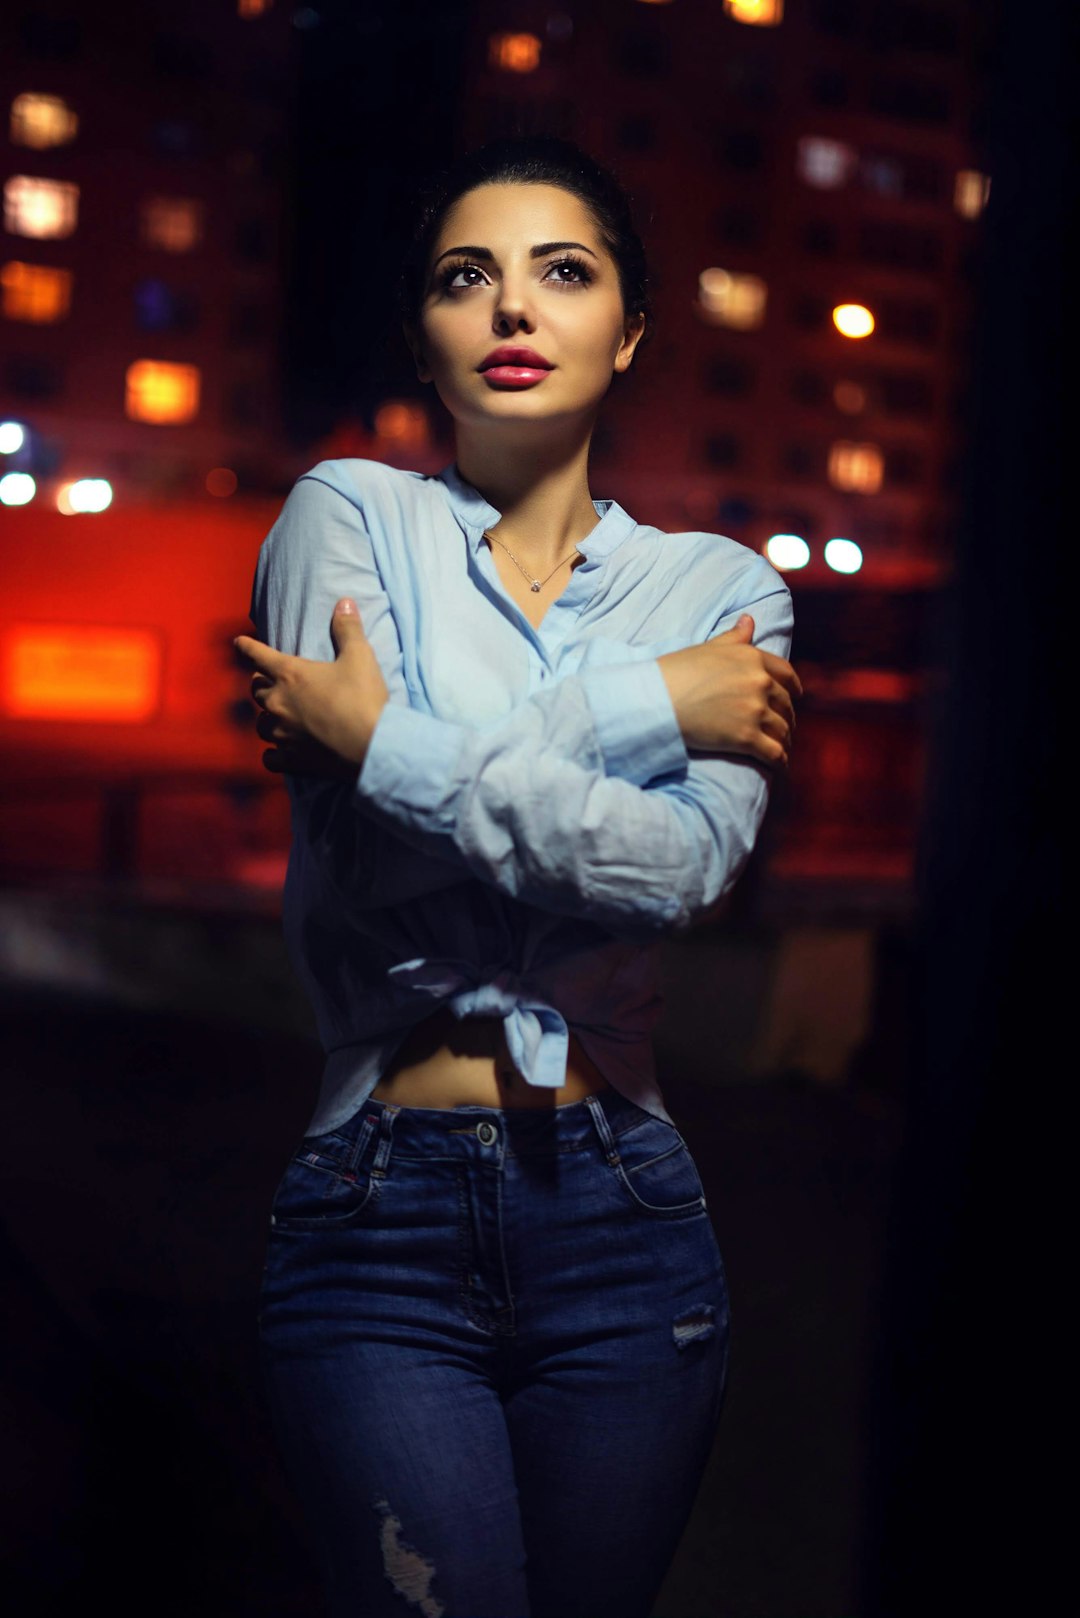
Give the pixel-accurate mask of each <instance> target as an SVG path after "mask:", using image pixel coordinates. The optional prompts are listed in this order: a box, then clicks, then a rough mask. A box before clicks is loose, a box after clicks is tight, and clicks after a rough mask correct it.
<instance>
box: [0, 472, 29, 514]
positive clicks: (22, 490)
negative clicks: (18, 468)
mask: <svg viewBox="0 0 1080 1618" xmlns="http://www.w3.org/2000/svg"><path fill="white" fill-rule="evenodd" d="M36 493H37V484H36V483H35V482H34V480H33V478H32V477H31V476H30V474H29V472H5V473H4V476H3V477H2V478H0V503H2V504H3V505H5V506H26V505H29V504H30V501H31V500H32V499H33V498H34V496H35V494H36Z"/></svg>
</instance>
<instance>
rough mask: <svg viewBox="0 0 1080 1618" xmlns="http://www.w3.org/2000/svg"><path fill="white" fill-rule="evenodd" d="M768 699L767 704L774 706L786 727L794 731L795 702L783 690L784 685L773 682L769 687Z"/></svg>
mask: <svg viewBox="0 0 1080 1618" xmlns="http://www.w3.org/2000/svg"><path fill="white" fill-rule="evenodd" d="M768 701H769V706H770V707H771V708H775V710H776V712H777V713H778V714H780V716H781V718H782V719H783V720H784V721H785V722H786V724H787V726H788V729H789V730H791V731H792V732H794V730H795V704H794V703H793V702H792V700H791V697H790V696H789V695H788V693H787V692H786V691H785V690H784V687H783V686H782V685H777V684H775V682H774V684H773V685H772V686H771V687H770V689H769V693H768Z"/></svg>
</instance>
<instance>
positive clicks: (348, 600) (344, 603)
mask: <svg viewBox="0 0 1080 1618" xmlns="http://www.w3.org/2000/svg"><path fill="white" fill-rule="evenodd" d="M334 611H335V612H355V611H356V602H355V601H354V600H353V599H352V597H351V596H343V597H342V599H341V600H340V601H339V602H338V604H337V606H336V607H335V608H334Z"/></svg>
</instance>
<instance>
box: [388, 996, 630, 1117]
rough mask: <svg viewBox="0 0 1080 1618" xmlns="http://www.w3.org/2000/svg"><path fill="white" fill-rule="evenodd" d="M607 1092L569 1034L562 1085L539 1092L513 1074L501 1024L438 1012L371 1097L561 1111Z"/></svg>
mask: <svg viewBox="0 0 1080 1618" xmlns="http://www.w3.org/2000/svg"><path fill="white" fill-rule="evenodd" d="M610 1089H611V1086H610V1085H609V1084H608V1081H607V1080H606V1079H605V1078H604V1075H603V1074H602V1073H601V1072H600V1069H599V1068H598V1067H597V1066H596V1064H595V1063H594V1062H591V1061H590V1060H589V1058H588V1057H587V1056H586V1055H585V1052H584V1051H583V1050H582V1048H581V1045H580V1043H579V1042H578V1040H577V1038H576V1037H575V1035H574V1034H573V1033H572V1032H571V1034H570V1040H569V1048H568V1051H567V1059H566V1083H565V1084H563V1085H560V1086H559V1088H558V1089H557V1090H547V1089H544V1090H542V1089H540V1088H538V1087H537V1086H536V1085H532V1084H529V1083H527V1082H526V1080H525V1079H524V1078H522V1076H521V1074H520V1073H518V1072H517V1071H516V1070H515V1068H514V1064H513V1062H512V1061H511V1059H510V1052H509V1050H508V1049H507V1045H506V1037H505V1035H504V1033H503V1025H502V1021H501V1019H500V1018H498V1017H464V1018H462V1019H461V1020H460V1021H459V1019H458V1018H457V1017H455V1016H454V1014H453V1012H452V1011H449V1010H448V1009H447V1008H446V1007H445V1006H441V1007H440V1008H439V1010H438V1011H436V1012H434V1013H433V1014H432V1015H431V1016H430V1017H426V1018H425V1019H424V1021H423V1022H421V1023H418V1024H417V1026H416V1027H415V1028H414V1029H413V1030H412V1032H411V1033H410V1034H409V1035H408V1037H407V1038H406V1040H405V1042H404V1044H403V1045H401V1046H399V1048H398V1049H397V1051H396V1052H395V1053H394V1057H393V1060H392V1061H391V1063H390V1066H389V1067H388V1068H387V1070H386V1072H385V1073H384V1074H383V1075H382V1077H381V1078H380V1079H379V1082H378V1083H377V1084H376V1086H375V1088H374V1090H372V1092H371V1094H372V1096H373V1097H374V1098H375V1100H376V1101H389V1102H392V1103H393V1105H394V1106H398V1107H563V1106H566V1105H567V1103H568V1102H571V1101H581V1100H583V1099H584V1097H585V1096H587V1095H589V1094H591V1093H592V1092H594V1091H596V1090H610Z"/></svg>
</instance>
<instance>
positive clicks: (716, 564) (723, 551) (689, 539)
mask: <svg viewBox="0 0 1080 1618" xmlns="http://www.w3.org/2000/svg"><path fill="white" fill-rule="evenodd" d="M649 532H651V533H652V534H653V535H654V536H655V540H654V543H655V546H656V553H657V557H658V559H660V558H662V559H663V561H664V563H665V564H666V565H667V567H669V568H670V569H671V570H672V572H673V573H675V572H677V573H678V574H679V575H680V576H681V577H683V578H685V579H686V580H687V582H688V584H689V585H690V587H691V588H692V589H695V588H697V587H698V586H705V585H708V584H710V583H711V584H715V583H716V582H717V581H721V580H722V581H724V582H725V583H730V582H734V581H735V580H744V579H745V580H754V581H755V582H760V583H761V584H762V585H766V584H768V583H771V584H773V585H774V587H775V588H777V589H785V590H786V589H787V585H786V584H785V583H784V580H783V578H782V576H781V575H780V574H779V573H778V572H777V570H776V568H774V567H773V565H772V563H771V562H770V561H769V559H768V557H767V556H765V555H763V553H762V552H761V551H758V550H755V549H754V547H753V546H752V545H747V544H744V543H743V541H742V540H739V539H732V537H731V536H730V534H719V533H707V532H706V531H705V530H704V529H698V528H690V529H679V530H677V531H673V532H669V531H668V530H666V529H662V528H653V529H651V530H649Z"/></svg>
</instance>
